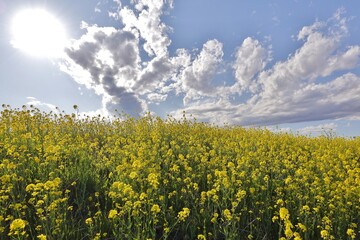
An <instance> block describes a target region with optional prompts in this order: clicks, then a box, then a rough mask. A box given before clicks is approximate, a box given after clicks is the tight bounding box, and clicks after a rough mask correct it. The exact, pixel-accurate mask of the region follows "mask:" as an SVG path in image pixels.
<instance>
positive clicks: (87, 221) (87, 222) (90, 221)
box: [85, 218, 93, 225]
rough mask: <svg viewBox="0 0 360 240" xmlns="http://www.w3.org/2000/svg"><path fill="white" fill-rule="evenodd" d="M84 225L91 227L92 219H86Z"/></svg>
mask: <svg viewBox="0 0 360 240" xmlns="http://www.w3.org/2000/svg"><path fill="white" fill-rule="evenodd" d="M85 223H86V224H87V225H92V224H93V220H92V218H87V219H86V220H85Z"/></svg>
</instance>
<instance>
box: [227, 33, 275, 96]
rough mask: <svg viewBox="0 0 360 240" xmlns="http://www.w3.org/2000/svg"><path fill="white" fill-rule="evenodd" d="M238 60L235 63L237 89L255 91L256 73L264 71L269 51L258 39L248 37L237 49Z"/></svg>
mask: <svg viewBox="0 0 360 240" xmlns="http://www.w3.org/2000/svg"><path fill="white" fill-rule="evenodd" d="M235 56H236V60H235V62H234V64H233V68H234V71H235V79H236V81H237V84H235V85H234V86H233V87H232V89H234V90H235V91H240V92H241V91H244V90H250V91H251V92H255V91H256V88H257V84H256V79H254V77H255V75H256V74H258V73H259V72H260V71H262V70H263V69H264V68H265V66H266V64H267V62H268V60H269V52H268V51H267V50H266V49H265V48H264V47H263V46H262V45H261V44H260V42H259V41H258V40H256V39H252V38H251V37H248V38H246V39H245V40H244V41H243V43H242V45H241V46H240V47H239V48H238V50H237V51H236V54H235Z"/></svg>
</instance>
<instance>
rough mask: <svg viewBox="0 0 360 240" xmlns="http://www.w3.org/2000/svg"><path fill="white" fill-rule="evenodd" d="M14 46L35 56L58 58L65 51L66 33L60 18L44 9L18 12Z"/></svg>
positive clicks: (14, 31) (14, 23)
mask: <svg viewBox="0 0 360 240" xmlns="http://www.w3.org/2000/svg"><path fill="white" fill-rule="evenodd" d="M11 29H12V41H11V44H12V45H13V47H14V48H18V49H20V50H23V51H24V52H26V53H28V54H30V55H32V56H35V57H50V58H56V57H59V56H61V54H62V53H63V50H64V47H65V43H66V34H65V29H64V27H63V26H62V24H61V23H60V21H59V20H58V19H56V18H55V17H54V16H53V15H51V14H50V13H49V12H47V11H46V10H44V9H26V10H23V11H20V12H18V13H17V14H16V15H15V17H14V19H13V22H12V26H11Z"/></svg>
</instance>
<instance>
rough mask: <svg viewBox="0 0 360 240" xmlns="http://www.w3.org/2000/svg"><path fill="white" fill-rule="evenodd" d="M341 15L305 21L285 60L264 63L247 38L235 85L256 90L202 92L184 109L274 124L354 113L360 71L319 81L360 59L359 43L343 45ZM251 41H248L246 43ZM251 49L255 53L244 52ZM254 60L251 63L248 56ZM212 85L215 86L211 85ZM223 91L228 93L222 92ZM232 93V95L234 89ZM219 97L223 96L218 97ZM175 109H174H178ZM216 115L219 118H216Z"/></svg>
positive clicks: (244, 121)
mask: <svg viewBox="0 0 360 240" xmlns="http://www.w3.org/2000/svg"><path fill="white" fill-rule="evenodd" d="M345 23H346V21H344V20H343V19H342V18H338V17H333V18H332V19H331V20H329V21H327V22H316V23H314V24H313V25H311V26H308V27H304V28H303V29H302V30H301V31H300V33H299V36H301V37H300V39H302V40H304V44H303V45H302V47H300V48H299V49H298V50H297V51H296V52H295V53H294V55H292V56H290V57H289V58H288V59H287V60H286V61H279V62H277V63H275V64H274V65H273V66H272V67H271V68H269V69H264V70H263V68H264V66H265V64H266V57H265V56H266V54H265V53H266V52H265V51H264V50H263V48H262V47H261V45H260V44H259V43H258V42H256V40H252V39H248V40H246V41H244V43H243V44H242V46H241V47H240V48H239V49H238V52H237V55H236V62H235V65H234V66H235V67H234V70H235V76H237V77H236V79H237V83H235V84H234V85H233V86H232V87H234V86H237V85H238V86H242V88H243V89H244V88H245V89H246V88H250V87H251V86H254V84H257V85H256V86H257V87H256V88H253V89H257V90H258V91H257V92H255V93H254V94H252V95H251V97H250V98H249V99H248V100H245V101H244V102H240V103H239V102H230V101H225V100H224V99H221V98H219V97H218V98H214V99H212V100H211V101H209V100H206V101H202V100H201V98H199V100H198V101H197V102H196V104H192V105H189V106H187V107H186V108H185V109H181V110H179V112H181V111H183V110H185V111H186V112H188V113H189V114H193V115H194V116H195V117H197V118H198V119H204V120H211V119H219V118H221V119H222V120H223V121H227V122H229V123H237V124H242V125H274V124H280V123H292V122H300V121H313V120H324V119H338V118H349V117H353V116H354V114H356V112H359V111H360V84H359V83H360V77H359V76H357V75H356V74H354V73H351V72H347V73H345V74H343V75H340V76H339V77H337V78H335V79H332V80H330V81H329V80H328V81H326V82H325V83H318V79H319V78H324V77H330V75H331V74H333V73H334V72H338V71H339V70H343V71H344V70H348V71H350V70H351V69H354V68H356V67H357V66H358V64H359V57H360V52H359V46H348V47H347V49H346V50H345V51H343V50H341V48H340V47H341V40H342V38H343V37H344V36H345V35H346V34H347V31H346V26H344V24H345ZM246 46H247V47H246ZM248 49H253V50H254V55H249V56H247V57H243V56H246V54H245V53H246V51H247V50H248ZM251 61H253V62H254V63H253V64H250V62H251ZM207 87H208V88H209V89H211V86H207ZM224 94H230V93H227V92H224ZM230 96H231V95H230ZM220 100H221V101H220ZM174 115H176V113H174ZM214 121H218V120H214Z"/></svg>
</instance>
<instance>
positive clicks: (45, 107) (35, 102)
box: [26, 97, 59, 113]
mask: <svg viewBox="0 0 360 240" xmlns="http://www.w3.org/2000/svg"><path fill="white" fill-rule="evenodd" d="M27 100H28V101H27V103H26V104H27V105H29V106H34V107H36V108H38V109H40V110H50V111H53V112H55V113H58V112H59V110H58V108H57V107H56V106H55V105H53V104H50V103H46V102H41V101H40V100H38V99H36V98H35V97H27Z"/></svg>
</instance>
